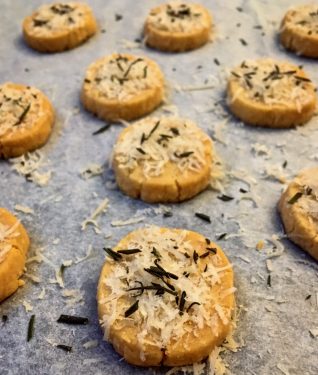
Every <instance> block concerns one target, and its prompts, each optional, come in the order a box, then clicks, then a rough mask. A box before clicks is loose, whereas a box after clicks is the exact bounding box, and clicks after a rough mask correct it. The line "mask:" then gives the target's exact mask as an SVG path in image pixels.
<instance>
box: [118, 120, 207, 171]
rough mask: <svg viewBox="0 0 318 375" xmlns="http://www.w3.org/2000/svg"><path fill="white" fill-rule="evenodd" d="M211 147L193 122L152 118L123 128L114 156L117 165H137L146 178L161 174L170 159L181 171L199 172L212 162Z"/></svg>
mask: <svg viewBox="0 0 318 375" xmlns="http://www.w3.org/2000/svg"><path fill="white" fill-rule="evenodd" d="M207 149H208V150H209V153H208V152H207ZM211 150H212V141H211V139H210V138H209V137H208V136H207V135H206V134H205V133H204V132H203V131H202V130H201V129H200V128H199V127H198V126H197V125H195V124H194V123H193V122H192V121H189V120H186V119H183V118H179V117H161V118H156V117H152V118H146V119H144V120H141V121H139V122H138V123H136V124H134V125H132V126H130V127H129V128H126V129H125V130H124V131H123V132H122V134H121V135H120V136H119V139H118V141H117V143H116V145H115V148H114V154H113V155H114V158H115V160H116V161H117V162H118V163H119V167H120V168H128V169H129V170H133V169H135V168H137V167H140V168H141V169H142V172H143V175H144V176H145V177H154V176H160V175H161V174H163V173H164V168H165V166H166V164H167V163H169V162H170V163H173V164H176V165H177V167H178V169H179V170H180V172H181V173H182V172H186V171H192V172H200V171H201V170H202V167H203V166H205V165H206V164H207V163H211V162H212V160H211Z"/></svg>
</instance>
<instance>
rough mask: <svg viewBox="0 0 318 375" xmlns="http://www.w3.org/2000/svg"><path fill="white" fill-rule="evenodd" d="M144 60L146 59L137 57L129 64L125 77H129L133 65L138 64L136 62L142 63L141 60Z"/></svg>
mask: <svg viewBox="0 0 318 375" xmlns="http://www.w3.org/2000/svg"><path fill="white" fill-rule="evenodd" d="M142 61H144V60H143V59H141V58H138V59H136V60H135V61H133V62H132V63H131V64H130V65H129V66H128V68H127V70H126V72H125V73H124V76H123V78H126V77H128V74H129V73H130V71H131V69H132V67H133V66H134V65H136V64H138V63H140V62H142Z"/></svg>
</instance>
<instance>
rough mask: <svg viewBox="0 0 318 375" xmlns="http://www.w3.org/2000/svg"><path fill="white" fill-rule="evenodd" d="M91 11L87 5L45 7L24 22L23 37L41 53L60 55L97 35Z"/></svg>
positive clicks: (74, 4)
mask: <svg viewBox="0 0 318 375" xmlns="http://www.w3.org/2000/svg"><path fill="white" fill-rule="evenodd" d="M96 30H97V24H96V21H95V18H94V15H93V13H92V10H91V8H90V7H89V6H88V5H87V4H84V3H77V2H71V3H53V4H49V5H42V6H41V7H40V8H39V9H38V10H36V11H35V12H34V13H33V14H32V15H31V16H28V17H26V18H25V19H24V21H23V35H24V38H25V40H26V42H27V43H28V45H29V46H30V47H32V48H33V49H35V50H37V51H40V52H61V51H65V50H68V49H72V48H74V47H77V46H78V45H80V44H82V43H83V42H84V41H85V40H86V39H88V38H89V37H91V36H92V35H94V34H95V33H96Z"/></svg>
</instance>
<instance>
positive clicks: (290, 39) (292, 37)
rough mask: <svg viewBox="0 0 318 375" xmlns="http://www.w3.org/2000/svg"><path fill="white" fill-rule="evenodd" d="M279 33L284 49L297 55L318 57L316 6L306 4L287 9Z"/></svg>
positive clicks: (317, 14)
mask: <svg viewBox="0 0 318 375" xmlns="http://www.w3.org/2000/svg"><path fill="white" fill-rule="evenodd" d="M279 34H280V35H279V37H280V41H281V44H282V45H283V46H284V47H285V48H286V49H288V50H290V51H293V52H296V54H297V55H302V56H307V57H314V58H318V6H317V5H315V4H306V5H299V6H296V7H292V8H291V9H289V10H288V11H287V13H286V14H285V16H284V18H283V20H282V23H281V28H280V32H279Z"/></svg>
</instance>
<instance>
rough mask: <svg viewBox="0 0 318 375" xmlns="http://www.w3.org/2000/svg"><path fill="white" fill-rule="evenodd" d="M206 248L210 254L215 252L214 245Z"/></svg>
mask: <svg viewBox="0 0 318 375" xmlns="http://www.w3.org/2000/svg"><path fill="white" fill-rule="evenodd" d="M206 249H207V250H208V251H210V252H211V253H212V254H216V253H217V248H216V247H207V248H206Z"/></svg>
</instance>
